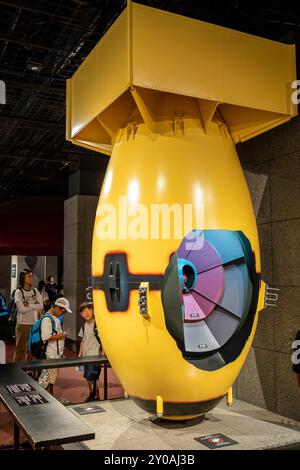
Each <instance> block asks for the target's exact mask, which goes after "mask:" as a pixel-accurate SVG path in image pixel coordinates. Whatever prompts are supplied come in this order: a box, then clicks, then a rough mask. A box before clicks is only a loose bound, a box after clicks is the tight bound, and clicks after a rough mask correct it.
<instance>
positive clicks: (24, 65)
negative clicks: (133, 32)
mask: <svg viewBox="0 0 300 470" xmlns="http://www.w3.org/2000/svg"><path fill="white" fill-rule="evenodd" d="M137 3H142V4H144V5H149V6H153V7H156V8H161V9H164V10H168V11H171V12H174V13H178V14H181V15H185V16H190V17H193V18H197V19H200V20H203V21H208V22H211V23H215V24H219V25H222V26H227V27H230V28H232V29H237V30H240V31H245V32H248V33H251V34H255V35H258V36H263V37H266V38H270V39H274V40H283V38H284V37H285V36H286V35H289V34H288V33H291V34H294V33H295V35H296V36H297V35H298V33H299V32H300V2H298V3H296V2H289V1H286V0H285V1H283V0H277V1H248V0H231V1H229V0H228V1H225V0H224V1H217V0H197V1H196V0H166V1H164V0H151V1H139V2H137ZM125 5H126V1H125V0H94V1H85V0H58V1H49V0H48V1H43V0H5V1H2V0H0V80H3V81H4V82H5V84H6V92H7V96H6V104H5V105H3V104H0V204H3V203H4V202H7V201H9V200H12V199H15V198H17V197H22V196H24V195H34V194H44V193H46V194H59V195H62V196H65V197H67V195H68V176H69V174H70V173H72V172H74V171H76V170H77V169H78V168H80V167H86V166H88V165H89V164H90V163H91V162H95V161H97V162H98V165H99V168H103V169H105V167H106V165H107V157H101V156H99V155H97V154H95V153H92V152H89V151H87V150H83V149H80V148H79V147H75V146H73V145H72V144H70V143H69V142H66V141H65V81H66V79H67V78H69V77H71V76H72V75H73V73H74V72H75V71H76V69H77V68H78V66H79V65H80V64H81V63H82V61H83V60H84V59H85V57H86V56H87V55H88V53H89V52H90V51H91V49H92V48H93V47H94V46H95V44H96V43H97V42H98V41H99V40H100V38H101V37H102V36H103V34H104V32H105V31H106V30H107V29H108V28H109V26H110V25H111V24H112V23H113V22H114V20H115V18H116V17H117V16H118V15H119V14H120V12H121V11H122V10H123V8H124V7H125ZM294 37H295V36H294ZM95 159H96V160H95Z"/></svg>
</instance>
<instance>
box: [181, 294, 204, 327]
mask: <svg viewBox="0 0 300 470" xmlns="http://www.w3.org/2000/svg"><path fill="white" fill-rule="evenodd" d="M183 305H184V321H185V322H191V321H192V322H195V321H200V320H204V319H205V318H206V316H205V314H204V312H203V311H202V309H201V308H200V306H199V305H198V304H197V302H196V301H195V299H194V297H193V296H192V294H183Z"/></svg>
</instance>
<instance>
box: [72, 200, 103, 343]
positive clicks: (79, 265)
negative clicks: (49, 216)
mask: <svg viewBox="0 0 300 470" xmlns="http://www.w3.org/2000/svg"><path fill="white" fill-rule="evenodd" d="M97 204H98V196H83V195H77V196H73V197H71V198H69V199H67V200H66V201H65V222H64V224H65V226H64V294H65V296H66V297H67V299H69V301H70V303H71V309H72V310H73V315H66V316H65V320H64V325H65V327H66V328H68V329H69V333H70V338H71V339H72V340H76V339H77V334H78V331H79V327H80V325H81V318H80V315H79V305H80V304H81V303H82V302H84V301H85V300H86V291H85V289H86V287H87V278H88V276H90V275H91V254H92V237H93V228H94V220H95V215H96V209H97Z"/></svg>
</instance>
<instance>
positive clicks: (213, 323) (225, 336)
mask: <svg viewBox="0 0 300 470" xmlns="http://www.w3.org/2000/svg"><path fill="white" fill-rule="evenodd" d="M205 323H206V324H207V326H208V328H209V329H210V331H211V332H212V334H213V335H214V337H215V338H216V340H217V341H218V343H219V344H220V346H223V344H225V343H226V342H227V341H228V340H229V339H230V338H231V336H232V335H233V333H234V332H235V330H236V329H237V327H238V325H239V320H237V319H236V318H233V317H231V316H230V315H228V314H227V313H225V312H224V311H222V310H220V309H219V308H216V309H215V311H214V312H213V313H212V314H211V315H210V316H209V317H208V318H207V320H206V321H205Z"/></svg>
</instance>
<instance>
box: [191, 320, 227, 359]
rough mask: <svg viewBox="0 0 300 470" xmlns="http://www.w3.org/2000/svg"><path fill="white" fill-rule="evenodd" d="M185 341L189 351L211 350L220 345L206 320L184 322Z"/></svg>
mask: <svg viewBox="0 0 300 470" xmlns="http://www.w3.org/2000/svg"><path fill="white" fill-rule="evenodd" d="M184 343H185V350H186V351H187V352H198V353H199V352H209V351H213V350H215V349H218V348H219V347H220V344H219V343H218V341H217V340H216V338H215V337H214V336H213V334H212V332H211V331H210V330H209V328H208V326H207V325H206V323H205V322H204V321H201V322H197V323H185V324H184Z"/></svg>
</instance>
